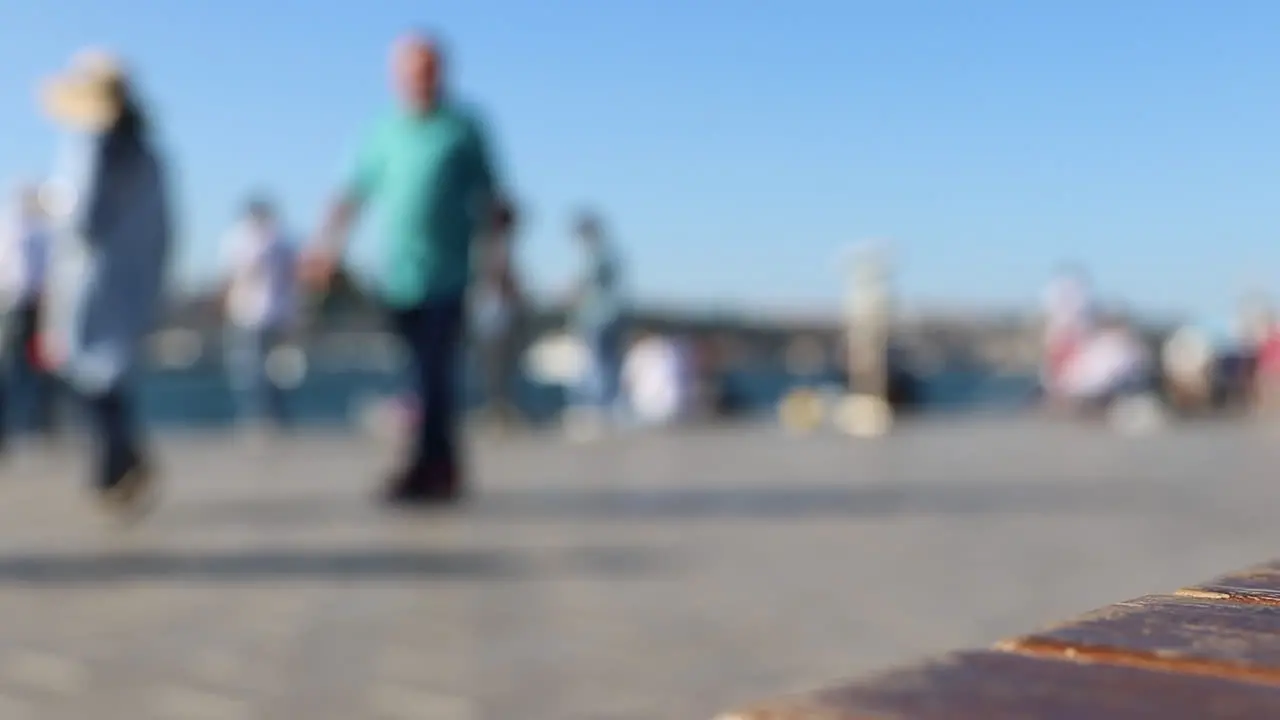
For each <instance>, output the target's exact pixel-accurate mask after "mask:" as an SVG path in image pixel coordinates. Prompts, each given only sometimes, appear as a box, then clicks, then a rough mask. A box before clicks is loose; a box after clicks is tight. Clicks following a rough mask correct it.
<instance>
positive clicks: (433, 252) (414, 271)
mask: <svg viewBox="0 0 1280 720" xmlns="http://www.w3.org/2000/svg"><path fill="white" fill-rule="evenodd" d="M391 61H392V62H391V64H392V71H393V76H394V82H395V87H396V91H397V94H398V95H399V99H400V101H401V102H400V107H399V108H397V109H396V110H395V111H393V112H391V113H390V114H388V115H386V116H385V117H383V118H381V119H380V120H379V121H378V122H377V123H376V124H375V125H374V127H373V130H372V132H371V133H370V135H369V136H368V137H366V138H365V141H364V144H363V145H362V146H361V149H360V152H359V154H358V156H357V159H356V163H355V166H354V167H353V168H352V171H351V174H350V175H349V177H348V178H347V180H346V184H345V185H344V186H343V188H342V190H341V194H340V196H339V198H338V200H337V202H336V203H334V205H333V207H332V208H331V209H330V212H329V214H328V217H327V218H326V221H325V223H324V225H323V228H322V230H321V233H320V236H319V238H318V239H317V240H316V241H315V242H314V243H312V245H311V247H310V248H308V250H307V252H306V254H305V256H304V260H303V263H302V272H303V273H304V276H305V277H306V279H307V280H308V282H309V283H311V284H312V285H313V286H314V287H318V288H323V287H325V286H326V285H327V283H328V280H329V278H330V277H331V276H332V275H333V273H334V270H335V268H336V267H337V266H338V264H339V261H340V259H341V258H342V256H343V254H344V251H345V248H346V245H347V239H348V237H349V230H350V228H351V225H352V223H353V222H354V221H355V220H356V218H357V216H358V215H359V214H360V211H361V210H362V209H363V208H364V207H365V206H366V205H372V206H374V207H375V209H376V211H378V213H379V214H380V215H381V220H382V224H381V229H380V238H379V239H380V241H381V242H380V243H379V250H380V254H381V261H382V262H381V269H380V272H378V273H377V278H376V280H377V289H378V291H379V294H380V296H381V298H382V301H383V302H384V303H385V305H386V306H387V310H388V314H389V315H390V318H391V321H392V325H393V327H394V329H395V331H396V333H397V334H398V335H399V336H400V338H401V340H402V341H403V342H404V345H405V346H406V347H407V349H408V351H409V355H410V358H411V360H412V367H413V383H414V386H415V390H416V391H417V394H418V396H419V405H420V415H419V418H418V422H417V425H416V432H415V434H414V442H412V443H411V447H410V451H409V457H407V458H406V459H405V461H404V463H403V465H402V466H401V467H400V469H399V470H398V471H397V472H396V473H395V474H394V476H393V477H392V478H391V481H390V482H389V483H388V485H387V488H386V492H385V495H384V498H385V500H387V501H389V502H391V503H394V504H411V505H432V504H442V503H451V502H454V501H457V500H459V499H460V498H461V497H462V496H463V495H464V482H463V467H462V462H461V458H460V456H459V455H460V451H459V439H460V438H459V436H460V432H461V428H460V425H461V413H460V408H459V407H458V403H457V398H456V396H457V394H458V392H459V390H460V387H459V382H458V362H459V359H460V358H459V355H460V350H461V344H462V340H463V337H464V330H465V327H464V325H465V324H466V320H465V317H466V313H465V308H464V304H465V301H464V298H465V297H466V295H467V289H468V285H469V284H470V280H471V275H472V264H471V254H472V253H471V250H472V242H473V239H474V238H476V237H478V236H481V235H483V234H484V233H485V232H486V231H487V230H488V227H489V226H490V224H491V223H492V221H493V218H494V214H495V213H494V211H495V208H497V207H499V203H498V202H497V197H498V195H497V192H496V182H495V173H494V167H493V164H492V159H491V156H490V149H489V140H488V137H487V135H488V133H487V131H486V129H485V127H484V125H483V124H482V123H481V121H480V120H479V119H478V118H477V116H476V115H475V114H474V113H473V112H472V111H470V110H469V109H468V108H467V107H466V106H464V105H463V104H461V103H460V102H459V100H458V98H456V97H455V96H454V95H453V94H452V93H451V92H450V90H449V88H448V87H447V85H446V83H445V69H446V66H445V62H446V58H445V53H444V51H443V48H442V47H441V44H440V42H439V41H438V40H436V39H434V38H430V37H427V36H424V35H421V34H411V35H408V36H406V37H404V38H402V39H401V40H399V41H398V42H396V44H395V46H394V48H393V51H392V58H391Z"/></svg>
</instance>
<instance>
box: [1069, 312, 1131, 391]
mask: <svg viewBox="0 0 1280 720" xmlns="http://www.w3.org/2000/svg"><path fill="white" fill-rule="evenodd" d="M1153 362H1154V358H1152V354H1151V352H1150V351H1149V350H1148V348H1147V347H1146V346H1145V345H1143V343H1142V340H1141V339H1140V338H1139V337H1138V336H1137V334H1136V333H1135V332H1134V331H1133V329H1132V328H1131V327H1130V326H1129V325H1128V324H1127V323H1125V322H1124V321H1122V320H1120V319H1112V320H1109V321H1107V322H1105V323H1103V324H1101V325H1100V327H1099V328H1098V330H1097V331H1096V332H1095V333H1093V335H1092V336H1090V337H1089V339H1088V340H1086V341H1084V342H1083V343H1082V344H1081V347H1080V349H1079V350H1078V351H1077V352H1076V353H1075V354H1074V355H1073V356H1072V358H1071V360H1070V361H1069V362H1068V363H1067V364H1066V366H1065V367H1064V368H1063V371H1062V375H1061V383H1060V388H1061V391H1062V392H1063V394H1064V395H1065V396H1066V397H1067V399H1069V400H1070V401H1072V402H1073V404H1077V405H1081V406H1085V407H1088V406H1103V407H1105V406H1106V405H1108V404H1110V403H1111V402H1112V401H1114V400H1117V399H1119V398H1121V397H1124V396H1126V395H1135V394H1138V393H1141V392H1144V391H1147V390H1149V389H1150V385H1151V380H1152V374H1153V371H1154V367H1153Z"/></svg>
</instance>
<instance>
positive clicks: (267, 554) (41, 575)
mask: <svg viewBox="0 0 1280 720" xmlns="http://www.w3.org/2000/svg"><path fill="white" fill-rule="evenodd" d="M669 570H670V566H669V565H668V564H667V563H665V562H664V559H663V558H662V557H660V556H658V555H655V554H654V553H652V552H650V551H648V550H642V549H633V548H578V549H573V550H569V551H565V552H563V553H560V554H558V555H553V556H550V557H546V558H542V557H539V558H534V557H530V556H520V555H516V554H512V553H508V552H491V551H447V550H360V551H353V550H333V549H328V550H306V551H303V550H299V551H292V550H290V551H278V550H262V551H243V552H235V553H220V552H199V551H191V552H178V551H165V550H154V551H150V550H138V551H129V552H114V553H98V554H93V553H26V554H15V555H4V556H0V585H37V586H45V585H48V586H67V585H97V584H109V583H126V582H139V581H147V582H202V581H210V582H221V583H255V582H270V581H301V582H334V581H361V582H378V581H398V582H405V581H409V582H412V581H417V580H421V581H429V580H438V579H454V580H479V581H500V580H512V579H518V578H523V577H531V576H537V577H546V576H548V575H556V574H581V575H588V576H590V575H605V576H618V577H624V576H629V575H638V574H648V573H655V572H666V571H669Z"/></svg>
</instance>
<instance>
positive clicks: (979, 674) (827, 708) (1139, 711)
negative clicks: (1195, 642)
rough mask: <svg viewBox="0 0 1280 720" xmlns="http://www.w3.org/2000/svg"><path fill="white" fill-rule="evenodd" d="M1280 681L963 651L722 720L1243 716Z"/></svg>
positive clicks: (1274, 695)
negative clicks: (1258, 681)
mask: <svg viewBox="0 0 1280 720" xmlns="http://www.w3.org/2000/svg"><path fill="white" fill-rule="evenodd" d="M1273 717H1280V687H1275V686H1269V685H1260V684H1254V683H1242V682H1235V681H1231V680H1225V679H1222V678H1215V677H1204V676H1194V675H1191V676H1184V675H1176V674H1173V673H1167V672H1160V671H1155V670H1147V669H1143V668H1131V667H1123V666H1113V665H1106V664H1097V663H1081V662H1066V661H1062V660H1054V659H1048V658H1038V657H1026V656H1023V655H1019V654H1015V653H1007V652H974V653H962V654H957V655H953V656H950V657H946V658H943V659H941V660H938V661H935V662H930V663H926V664H924V665H920V666H918V667H915V668H910V669H906V670H900V671H897V672H892V673H889V674H887V675H883V676H880V677H878V678H873V679H871V680H868V681H866V682H860V683H854V684H851V685H848V686H844V687H838V688H833V689H830V690H824V691H820V692H816V693H813V694H810V695H807V696H800V697H795V698H789V699H784V700H781V701H778V702H776V703H766V704H762V705H760V706H758V707H754V708H747V709H745V710H742V711H739V712H737V713H730V714H727V715H724V716H722V718H721V719H720V720H730V719H732V720H1084V719H1087V720H1132V719H1135V718H1160V719H1161V720H1228V719H1229V720H1236V719H1241V720H1243V719H1244V718H1273Z"/></svg>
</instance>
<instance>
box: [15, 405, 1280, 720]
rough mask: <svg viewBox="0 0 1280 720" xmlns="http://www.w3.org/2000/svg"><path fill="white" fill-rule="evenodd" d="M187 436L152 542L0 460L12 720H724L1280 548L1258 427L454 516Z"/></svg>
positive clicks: (892, 461) (669, 487) (331, 456)
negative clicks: (779, 697)
mask: <svg viewBox="0 0 1280 720" xmlns="http://www.w3.org/2000/svg"><path fill="white" fill-rule="evenodd" d="M163 447H164V450H165V452H164V460H165V464H166V466H167V468H168V471H169V476H170V485H169V487H168V493H167V496H166V497H165V499H164V504H163V505H162V507H161V509H160V511H159V512H158V513H157V514H156V515H154V516H153V517H152V518H150V519H149V520H148V521H147V522H146V523H144V524H143V525H140V526H138V527H135V528H132V529H128V530H124V529H121V528H118V527H113V526H112V525H111V524H110V523H108V522H105V521H104V519H103V518H101V517H99V516H98V515H96V514H95V512H94V508H93V506H92V504H91V503H89V502H88V501H87V498H86V497H85V496H84V494H83V493H82V492H81V489H80V487H79V485H78V484H77V483H76V478H77V474H78V473H79V471H80V469H81V465H80V460H79V458H78V457H77V456H76V455H75V454H74V453H71V452H70V451H69V450H67V451H64V452H63V453H61V454H57V453H53V452H43V451H36V450H30V451H24V452H22V453H20V454H19V455H18V456H16V457H14V458H10V459H9V460H8V461H7V464H6V465H5V466H3V467H0V617H3V618H4V620H3V622H0V718H4V719H5V720H24V719H25V718H39V719H45V718H49V719H53V720H57V719H61V718H67V719H68V720H73V719H74V720H83V719H84V718H96V719H99V720H117V719H119V720H147V719H150V718H155V719H163V718H173V719H181V718H204V719H210V720H212V719H214V718H226V719H228V720H230V719H237V720H238V719H242V718H252V719H261V720H283V719H285V718H310V719H314V720H327V719H329V718H332V719H333V720H362V719H365V718H369V719H385V720H396V719H409V718H428V719H438V720H456V719H469V718H486V719H487V718H494V719H499V720H506V719H508V718H512V719H514V718H521V719H522V720H575V719H579V718H581V719H586V718H593V719H594V718H617V719H622V718H637V719H639V718H646V719H657V720H667V719H670V720H677V719H680V720H703V719H704V718H708V717H710V715H712V714H713V712H714V711H715V710H717V709H720V708H723V707H725V706H726V705H732V704H736V703H737V702H739V701H741V700H743V699H750V698H754V697H756V696H759V695H761V694H773V693H775V692H779V691H786V690H790V689H797V688H804V687H808V686H809V685H811V684H814V683H819V682H822V681H823V680H825V679H830V678H836V677H841V676H846V675H848V674H851V673H855V672H862V671H867V670H870V669H874V668H877V667H880V666H883V665H885V664H892V663H898V662H901V661H904V660H908V659H912V658H914V657H916V656H918V655H921V654H925V653H931V652H935V651H940V650H944V649H947V648H950V647H954V646H957V645H972V644H981V643H986V642H989V641H992V640H994V639H996V638H999V637H1002V636H1006V635H1009V634H1013V633H1016V632H1018V631H1021V630H1026V629H1029V628H1030V627H1033V626H1036V625H1038V624H1041V623H1043V622H1046V621H1049V620H1053V619H1056V618H1058V617H1061V616H1065V615H1069V614H1072V613H1075V612H1078V611H1081V610H1085V609H1088V608H1091V607H1094V606H1098V605H1101V604H1104V603H1107V602H1110V601H1113V600H1118V599H1121V598H1125V597H1129V596H1135V595H1139V594H1143V593H1145V592H1148V591H1154V590H1169V589H1171V588H1176V587H1179V586H1181V585H1184V584H1187V583H1189V582H1192V581H1195V580H1199V579H1202V578H1203V577H1205V576H1207V575H1211V574H1213V573H1214V572H1216V571H1218V570H1224V569H1228V568H1232V567H1236V566H1240V565H1246V564H1249V563H1252V562H1255V561H1259V560H1262V559H1266V558H1268V557H1270V556H1272V555H1280V552H1277V550H1278V549H1280V523H1277V522H1276V521H1275V517H1276V514H1277V511H1278V510H1280V482H1277V480H1276V478H1277V475H1276V467H1277V463H1280V443H1276V442H1275V437H1274V436H1268V435H1267V434H1265V433H1263V432H1262V431H1260V430H1258V429H1252V430H1250V429H1242V428H1231V427H1226V426H1213V427H1210V426H1206V427H1201V428H1195V429H1192V428H1186V429H1182V430H1178V431H1176V432H1174V433H1170V434H1166V435H1164V436H1161V437H1157V438H1149V439H1144V440H1132V441H1126V440H1123V439H1120V438H1116V437H1112V436H1108V435H1104V434H1100V433H1095V432H1092V431H1089V430H1083V429H1078V428H1066V427H1047V426H1043V425H1037V424H1021V425H1018V424H1011V423H1004V424H1002V423H965V424H961V425H947V424H944V423H940V422H931V423H928V424H923V425H919V426H915V427H910V428H907V429H905V430H904V431H903V432H902V433H901V434H900V435H898V436H896V437H894V438H892V439H890V440H889V441H887V442H885V443H883V444H859V443H852V442H849V441H846V440H842V439H838V438H834V437H813V438H807V439H799V440H793V439H788V438H784V437H781V436H780V435H778V434H777V433H776V432H774V431H773V430H772V429H767V428H750V429H737V430H719V431H704V432H699V433H694V434H690V435H687V436H685V437H680V438H677V437H652V436H650V437H634V438H629V439H625V440H611V441H606V442H602V443H600V444H597V445H592V446H586V447H575V446H567V445H564V444H562V443H560V442H559V441H558V440H554V439H546V438H541V439H524V440H515V441H511V442H508V443H504V444H484V445H482V447H481V448H480V450H481V452H479V453H478V455H479V460H478V468H477V473H478V475H479V476H480V477H481V478H482V481H483V489H482V493H481V496H480V497H479V499H478V500H477V502H476V503H475V505H474V506H473V507H472V508H471V509H469V510H467V511H465V512H462V513H459V514H457V515H453V516H438V517H432V518H411V517H396V516H389V515H386V514H382V513H379V512H377V511H375V510H374V509H373V508H371V507H370V506H369V505H368V504H367V503H366V502H365V500H366V493H367V491H368V490H369V487H370V483H369V479H370V475H369V472H368V466H369V464H370V463H371V462H373V461H374V459H375V458H377V457H378V450H377V449H376V448H375V447H372V446H371V445H368V444H364V443H361V442H358V441H356V440H351V439H343V438H339V437H309V438H304V439H298V440H295V441H291V442H289V443H288V444H287V445H285V446H283V447H282V448H280V451H279V452H278V453H277V454H275V455H273V456H266V455H263V454H260V453H257V452H255V451H254V450H252V449H250V448H245V447H242V446H240V445H237V444H236V443H233V442H225V441H222V440H217V439H213V438H195V437H190V438H173V439H169V440H166V441H165V443H164V446H163Z"/></svg>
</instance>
